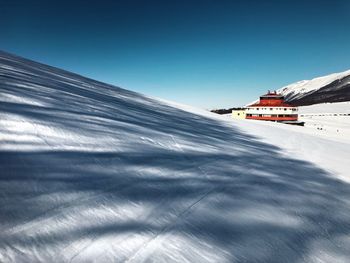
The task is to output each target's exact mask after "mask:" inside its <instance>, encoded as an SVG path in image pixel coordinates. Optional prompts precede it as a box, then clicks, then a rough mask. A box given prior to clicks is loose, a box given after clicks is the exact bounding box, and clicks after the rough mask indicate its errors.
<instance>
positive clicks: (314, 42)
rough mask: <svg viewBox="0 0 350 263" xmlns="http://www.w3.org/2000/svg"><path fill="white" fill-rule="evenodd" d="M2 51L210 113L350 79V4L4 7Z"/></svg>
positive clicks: (2, 0) (131, 1)
mask: <svg viewBox="0 0 350 263" xmlns="http://www.w3.org/2000/svg"><path fill="white" fill-rule="evenodd" d="M0 49H2V50H4V51H7V52H11V53H15V54H17V55H20V56H24V57H27V58H30V59H33V60H36V61H40V62H43V63H46V64H49V65H52V66H57V67H60V68H63V69H66V70H69V71H73V72H76V73H79V74H82V75H85V76H88V77H91V78H94V79H97V80H101V81H104V82H107V83H111V84H115V85H117V86H120V87H123V88H126V89H130V90H134V91H138V92H141V93H144V94H148V95H152V96H157V97H162V98H165V99H169V100H173V101H178V102H182V103H186V104H190V105H195V106H199V107H202V108H208V109H209V108H221V107H232V106H239V105H242V104H245V103H247V102H250V101H252V100H254V99H256V97H257V96H259V95H260V94H261V93H264V92H265V91H266V90H267V89H277V88H279V87H281V86H283V85H286V84H289V83H291V82H295V81H298V80H302V79H309V78H313V77H317V76H321V75H325V74H329V73H333V72H338V71H343V70H347V69H350V1H346V0H344V1H341V0H329V1H322V0H304V1H297V0H295V1H287V0H285V1H282V0H278V1H277V0H274V1H272V0H265V1H263V0H245V1H234V0H231V1H228V0H227V1H224V0H222V1H220V0H197V1H191V0H159V1H155V0H144V1H139V0H124V1H112V0H111V1H104V0H99V1H89V0H86V1H65V0H61V1H54V0H52V1H51V0H50V1H35V0H32V1H30V0H27V1H26V0H23V1H16V0H0Z"/></svg>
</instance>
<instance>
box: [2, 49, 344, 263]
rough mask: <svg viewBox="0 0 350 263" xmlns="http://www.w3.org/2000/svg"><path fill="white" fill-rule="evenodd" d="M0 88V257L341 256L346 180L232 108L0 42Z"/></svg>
mask: <svg viewBox="0 0 350 263" xmlns="http://www.w3.org/2000/svg"><path fill="white" fill-rule="evenodd" d="M0 100H1V103H0V139H1V143H0V168H1V170H0V262H270V263H272V262H333V263H334V262H349V261H350V209H349V208H350V185H349V184H347V183H345V182H344V181H341V180H339V179H337V178H335V177H334V176H333V175H332V174H331V173H329V172H326V171H325V170H323V169H321V168H319V167H317V166H316V165H315V164H313V163H311V162H308V161H307V160H301V159H298V158H293V157H287V156H286V155H285V154H283V150H282V149H281V148H278V147H277V146H275V145H272V144H269V143H266V142H262V141H261V140H259V139H258V138H257V137H254V136H252V135H249V134H247V133H246V132H243V130H242V129H240V128H237V126H236V125H235V124H234V123H233V122H232V121H226V120H223V119H222V118H221V117H220V116H216V115H214V114H212V113H209V112H205V111H201V110H196V109H192V108H190V107H185V106H181V105H176V104H171V103H168V102H165V101H161V100H157V99H153V98H149V97H146V96H143V95H140V94H137V93H134V92H131V91H127V90H123V89H120V88H117V87H114V86H110V85H107V84H103V83H100V82H97V81H94V80H91V79H87V78H84V77H81V76H78V75H75V74H72V73H68V72H65V71H62V70H59V69H56V68H52V67H49V66H45V65H42V64H38V63H35V62H32V61H28V60H25V59H22V58H18V57H16V56H13V55H9V54H7V53H3V52H2V53H0ZM256 129H259V124H256ZM339 154H340V153H339Z"/></svg>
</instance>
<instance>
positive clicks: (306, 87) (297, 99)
mask: <svg viewBox="0 0 350 263" xmlns="http://www.w3.org/2000/svg"><path fill="white" fill-rule="evenodd" d="M277 92H278V93H281V94H283V95H284V96H285V98H286V100H287V101H289V102H290V103H292V104H294V105H298V106H302V105H311V104H317V103H325V102H341V101H350V70H347V71H344V72H340V73H334V74H330V75H327V76H323V77H319V78H314V79H312V80H302V81H298V82H296V83H293V84H290V85H288V86H285V87H282V88H280V89H279V90H277Z"/></svg>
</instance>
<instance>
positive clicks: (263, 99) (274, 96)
mask: <svg viewBox="0 0 350 263" xmlns="http://www.w3.org/2000/svg"><path fill="white" fill-rule="evenodd" d="M269 98H271V99H269ZM248 107H294V106H292V105H290V104H288V103H286V102H285V101H284V97H283V95H281V94H278V93H277V92H276V91H274V92H270V91H268V92H267V94H265V95H262V96H260V101H259V102H256V103H254V104H252V105H249V106H248Z"/></svg>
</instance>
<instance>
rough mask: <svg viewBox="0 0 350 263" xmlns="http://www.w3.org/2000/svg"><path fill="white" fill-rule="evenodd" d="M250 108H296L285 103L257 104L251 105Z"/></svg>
mask: <svg viewBox="0 0 350 263" xmlns="http://www.w3.org/2000/svg"><path fill="white" fill-rule="evenodd" d="M248 107H271V108H273V107H294V106H292V105H290V104H288V103H285V102H282V103H279V104H275V105H270V104H266V103H260V102H257V103H254V104H252V105H249V106H248Z"/></svg>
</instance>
